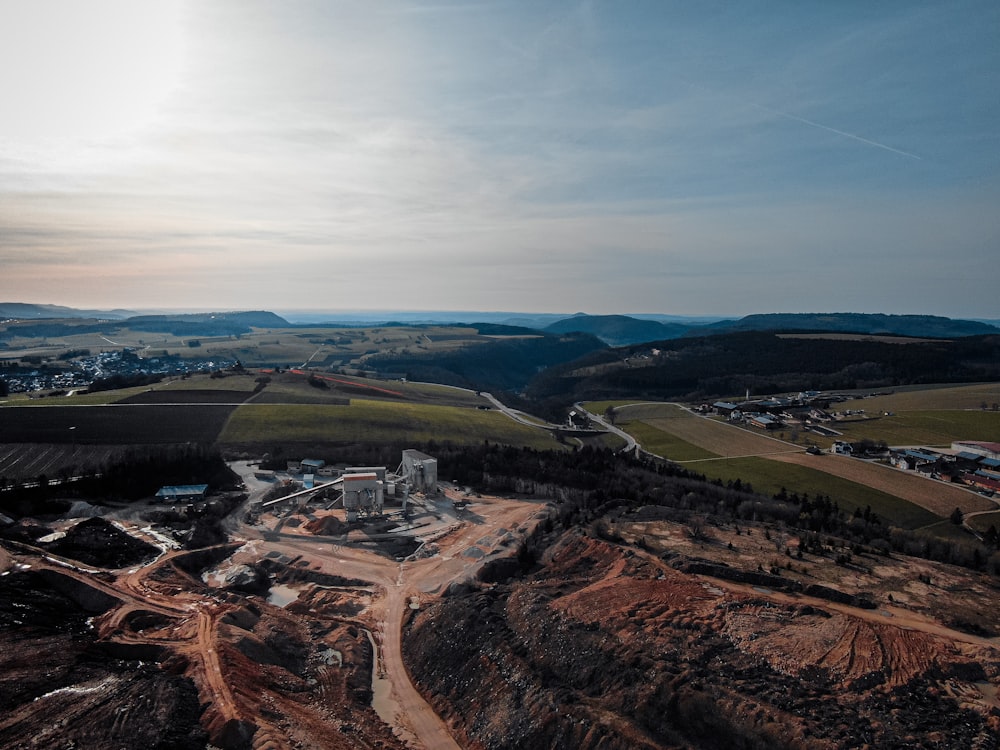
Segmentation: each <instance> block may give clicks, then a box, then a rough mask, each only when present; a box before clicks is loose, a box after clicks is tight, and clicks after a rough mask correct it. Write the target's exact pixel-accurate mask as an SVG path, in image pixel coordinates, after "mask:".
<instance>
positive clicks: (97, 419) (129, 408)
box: [0, 404, 236, 445]
mask: <svg viewBox="0 0 1000 750" xmlns="http://www.w3.org/2000/svg"><path fill="white" fill-rule="evenodd" d="M234 408H236V407H235V406H232V405H220V404H184V405H165V404H131V405H129V404H109V405H105V406H49V407H48V408H44V409H43V408H39V407H34V406H32V407H19V406H4V407H3V408H2V409H0V443H63V444H71V443H77V444H80V445H106V444H108V443H111V442H113V443H115V444H118V445H137V444H152V443H188V442H192V443H213V442H215V440H216V438H217V437H218V435H219V432H220V431H221V430H222V427H223V425H224V424H225V423H226V420H227V419H228V417H229V415H230V413H231V412H232V411H233V409H234ZM71 428H72V429H71Z"/></svg>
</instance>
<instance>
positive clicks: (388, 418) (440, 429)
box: [219, 399, 558, 448]
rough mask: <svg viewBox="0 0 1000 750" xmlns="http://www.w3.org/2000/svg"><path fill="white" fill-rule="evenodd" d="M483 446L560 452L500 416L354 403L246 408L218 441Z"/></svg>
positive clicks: (546, 437) (550, 441)
mask: <svg viewBox="0 0 1000 750" xmlns="http://www.w3.org/2000/svg"><path fill="white" fill-rule="evenodd" d="M431 440H434V441H438V442H443V441H450V442H453V443H458V444H470V443H479V442H482V441H483V440H489V441H490V442H496V443H505V444H508V445H519V446H520V445H524V446H530V447H534V448H557V447H558V443H557V442H556V441H555V439H554V438H553V437H552V436H551V435H550V434H549V433H548V432H547V431H545V430H541V429H534V428H532V427H527V426H526V425H522V424H518V423H517V422H514V421H513V420H511V419H509V418H508V417H506V416H504V415H503V414H501V413H500V412H497V411H479V410H477V409H469V408H459V407H454V406H430V405H425V404H407V403H391V402H385V401H375V400H364V399H352V400H351V405H350V406H342V405H326V404H322V405H305V404H302V405H299V404H246V405H244V406H241V407H239V408H238V409H237V410H236V411H235V412H234V413H233V415H232V417H231V418H230V420H229V422H228V424H227V425H226V427H225V429H224V430H223V431H222V434H221V435H220V437H219V442H221V443H223V444H241V445H242V444H249V443H262V442H310V441H326V442H341V443H344V442H346V443H396V442H399V441H412V442H419V443H425V442H428V441H431Z"/></svg>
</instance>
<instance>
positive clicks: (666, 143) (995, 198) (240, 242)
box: [0, 0, 1000, 318]
mask: <svg viewBox="0 0 1000 750" xmlns="http://www.w3.org/2000/svg"><path fill="white" fill-rule="evenodd" d="M997 39H1000V5H998V4H997V3H995V2H948V3H944V2H937V3H917V2H880V3H869V2H836V3H826V2H822V3H821V2H756V3H754V2H744V3H710V2H704V3H686V2H676V3H674V2H667V1H659V0H657V1H654V2H638V1H636V2H629V1H624V0H623V1H619V2H610V1H609V2H548V3H535V2H482V3H477V2H468V3H466V2H448V1H447V0H442V1H441V2H434V1H433V0H426V1H425V2H410V1H404V0H398V1H394V2H376V1H374V0H372V1H370V2H361V1H360V0H359V1H356V2H335V1H327V0H324V1H322V2H320V1H316V2H295V3H291V2H277V1H275V2H257V1H247V0H239V1H237V0H231V1H223V0H209V1H207V2H185V1H184V0H159V1H158V2H156V3H137V2H133V1H132V0H91V1H90V2H88V3H74V2H70V1H69V0H37V2H32V3H30V4H26V3H22V2H15V1H14V0H0V71H2V72H0V97H3V100H4V101H5V102H7V106H6V107H5V114H4V117H2V118H0V297H2V298H3V299H5V300H10V301H33V302H50V303H56V304H67V305H75V306H86V307H108V308H110V307H130V308H152V307H186V308H190V307H195V308H201V309H208V308H213V309H248V308H269V309H289V308H325V309H365V308H367V309H476V310H526V311H538V312H574V311H577V310H583V311H587V312H592V313H617V312H660V313H670V314H691V315H700V314H718V315H741V314H748V313H754V312H778V311H802V312H810V311H858V312H888V313H930V314H941V315H950V316H955V317H988V318H998V317H1000V310H998V308H997V306H996V301H995V300H996V298H997V293H996V288H997V282H998V281H1000V273H998V271H997V257H998V255H1000V253H998V252H997V251H998V239H1000V219H998V215H1000V211H998V210H997V207H998V206H1000V189H998V188H1000V179H998V178H1000V169H998V167H1000V95H998V92H1000V45H998V44H997V43H996V40H997Z"/></svg>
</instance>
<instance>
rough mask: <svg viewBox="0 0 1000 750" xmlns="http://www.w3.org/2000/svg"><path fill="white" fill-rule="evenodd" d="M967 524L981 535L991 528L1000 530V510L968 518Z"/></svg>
mask: <svg viewBox="0 0 1000 750" xmlns="http://www.w3.org/2000/svg"><path fill="white" fill-rule="evenodd" d="M965 522H966V523H967V524H969V526H971V527H972V528H974V529H975V530H976V531H978V532H980V533H983V532H985V531H986V530H987V529H989V527H990V526H994V527H996V528H997V529H1000V510H995V511H991V512H989V513H977V514H976V515H974V516H971V517H969V518H966V519H965Z"/></svg>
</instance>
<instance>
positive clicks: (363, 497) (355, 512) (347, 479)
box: [343, 471, 384, 521]
mask: <svg viewBox="0 0 1000 750" xmlns="http://www.w3.org/2000/svg"><path fill="white" fill-rule="evenodd" d="M343 482H344V485H343V486H344V489H343V493H344V494H343V498H344V510H346V511H347V520H348V521H357V520H358V518H359V517H360V516H378V515H381V514H382V506H383V502H384V483H383V482H382V480H381V479H379V478H378V475H377V474H376V473H375V472H373V471H372V472H363V473H357V474H344V476H343Z"/></svg>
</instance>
